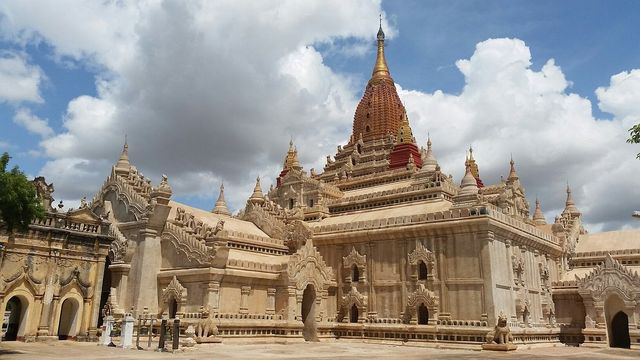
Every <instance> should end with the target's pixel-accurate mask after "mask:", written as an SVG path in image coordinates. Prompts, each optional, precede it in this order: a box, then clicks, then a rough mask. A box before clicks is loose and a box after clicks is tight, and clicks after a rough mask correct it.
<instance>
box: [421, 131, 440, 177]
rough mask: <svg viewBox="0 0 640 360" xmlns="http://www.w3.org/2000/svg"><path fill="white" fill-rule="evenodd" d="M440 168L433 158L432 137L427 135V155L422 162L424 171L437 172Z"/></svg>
mask: <svg viewBox="0 0 640 360" xmlns="http://www.w3.org/2000/svg"><path fill="white" fill-rule="evenodd" d="M437 167H438V161H437V160H436V158H435V156H433V150H432V149H431V136H430V135H427V153H426V155H425V156H424V160H423V161H422V171H423V172H424V171H436V168H437Z"/></svg>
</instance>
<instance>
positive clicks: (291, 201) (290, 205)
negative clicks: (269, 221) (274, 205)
mask: <svg viewBox="0 0 640 360" xmlns="http://www.w3.org/2000/svg"><path fill="white" fill-rule="evenodd" d="M293 204H294V201H293V199H289V210H291V209H293Z"/></svg>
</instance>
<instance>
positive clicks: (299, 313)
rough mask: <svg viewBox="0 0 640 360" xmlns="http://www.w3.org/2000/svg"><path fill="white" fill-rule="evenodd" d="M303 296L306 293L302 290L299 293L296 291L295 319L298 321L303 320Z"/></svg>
mask: <svg viewBox="0 0 640 360" xmlns="http://www.w3.org/2000/svg"><path fill="white" fill-rule="evenodd" d="M303 296H304V294H303V293H302V292H300V293H299V294H298V293H296V316H295V318H294V319H295V320H297V321H302V300H303Z"/></svg>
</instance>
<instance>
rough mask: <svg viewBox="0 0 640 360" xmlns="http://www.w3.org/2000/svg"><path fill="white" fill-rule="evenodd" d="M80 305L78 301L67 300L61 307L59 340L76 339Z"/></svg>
mask: <svg viewBox="0 0 640 360" xmlns="http://www.w3.org/2000/svg"><path fill="white" fill-rule="evenodd" d="M79 308H80V305H79V304H78V301H77V300H76V299H72V298H67V299H66V300H65V301H64V302H63V303H62V306H61V307H60V322H59V323H58V339H60V340H70V339H73V338H75V336H76V331H77V329H78V321H79V320H80V316H79V315H80V314H79V312H78V310H79Z"/></svg>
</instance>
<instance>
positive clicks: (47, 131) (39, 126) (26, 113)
mask: <svg viewBox="0 0 640 360" xmlns="http://www.w3.org/2000/svg"><path fill="white" fill-rule="evenodd" d="M13 122H15V123H16V124H18V125H20V126H22V127H24V128H25V129H27V131H29V132H31V133H34V134H37V135H40V136H41V137H43V138H46V137H49V136H51V135H53V129H51V128H50V127H49V122H48V121H47V119H41V118H39V117H38V116H36V115H33V114H32V113H31V110H29V109H27V108H20V109H18V110H17V111H16V113H15V115H14V116H13Z"/></svg>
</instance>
